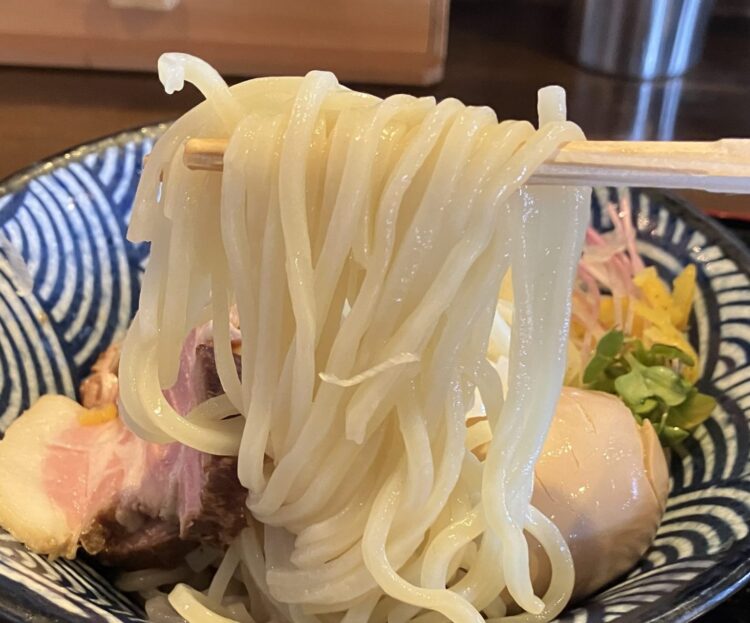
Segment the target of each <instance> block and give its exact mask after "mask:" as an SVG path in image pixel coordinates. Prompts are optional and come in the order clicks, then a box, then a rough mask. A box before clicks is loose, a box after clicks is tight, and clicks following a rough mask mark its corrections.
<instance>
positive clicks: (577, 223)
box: [120, 54, 589, 623]
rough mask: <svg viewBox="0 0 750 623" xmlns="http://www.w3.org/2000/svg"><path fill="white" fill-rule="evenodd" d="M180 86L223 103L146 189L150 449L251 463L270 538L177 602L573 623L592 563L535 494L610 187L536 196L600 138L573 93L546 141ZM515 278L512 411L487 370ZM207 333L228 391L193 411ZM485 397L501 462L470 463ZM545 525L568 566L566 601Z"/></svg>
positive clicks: (489, 127)
mask: <svg viewBox="0 0 750 623" xmlns="http://www.w3.org/2000/svg"><path fill="white" fill-rule="evenodd" d="M159 73H160V77H161V79H162V81H163V82H164V85H165V87H166V89H167V91H168V92H171V91H174V90H177V89H180V88H182V86H183V81H184V80H188V81H190V82H192V83H193V84H195V85H196V86H197V87H198V88H199V89H200V90H201V91H202V92H203V94H204V95H205V97H206V101H205V102H204V103H202V104H200V105H199V106H197V107H196V108H195V109H193V110H191V111H190V112H188V113H187V114H186V115H184V116H183V117H182V118H180V119H179V120H178V121H177V122H176V123H174V125H172V127H171V128H170V129H169V130H168V131H167V132H166V133H165V135H164V136H163V137H162V138H161V139H160V140H159V142H158V143H157V144H156V145H155V147H154V150H153V152H152V154H151V156H150V158H149V160H148V163H147V166H146V168H145V170H144V172H143V177H142V180H141V184H140V186H139V188H138V194H137V198H136V202H135V206H134V211H133V217H132V223H131V228H130V232H129V235H130V238H131V239H132V240H148V241H150V242H151V259H150V262H149V265H148V268H147V270H146V274H145V276H144V279H143V288H142V293H141V298H140V307H139V311H138V314H137V316H136V318H135V320H134V321H133V324H132V326H131V328H130V330H129V332H128V335H127V338H126V340H125V342H124V345H123V351H122V359H121V363H120V380H121V400H122V407H123V411H122V413H123V418H124V419H125V420H126V421H127V422H128V424H129V425H130V426H131V427H132V428H133V429H134V430H135V431H137V432H138V433H139V434H140V435H142V436H143V437H145V438H147V439H149V440H153V441H157V442H169V441H175V440H176V441H179V442H182V443H184V444H187V445H188V446H191V447H194V448H197V449H199V450H202V451H205V452H210V453H216V454H229V455H238V457H239V477H240V480H241V482H242V484H243V485H244V486H245V487H247V489H248V491H249V494H248V497H247V500H246V504H247V509H248V511H249V512H248V527H247V529H245V530H244V531H243V532H242V534H241V536H240V537H239V538H238V539H237V540H236V541H235V542H234V543H233V544H232V545H231V547H230V548H229V550H228V551H227V552H226V553H225V554H224V555H223V558H221V560H220V562H218V559H215V560H214V561H213V562H212V563H210V564H215V565H218V569H217V570H216V572H215V575H214V577H213V579H212V581H211V583H210V586H209V587H208V588H207V589H205V591H204V592H201V589H203V588H204V587H203V586H201V584H200V582H198V581H197V580H195V579H194V578H193V574H194V573H195V569H193V568H191V567H189V566H188V567H186V569H183V571H184V575H182V576H180V575H179V574H178V575H177V576H170V577H169V579H170V580H171V581H172V582H174V581H176V580H177V579H179V578H183V579H185V580H186V581H188V583H189V582H193V586H192V588H191V587H190V586H188V584H179V585H178V586H177V587H176V588H175V589H174V590H173V591H172V592H171V593H170V594H169V597H168V599H169V603H171V605H172V606H173V607H174V608H175V609H176V610H177V611H178V612H180V613H181V614H182V615H183V616H185V618H188V619H189V620H190V621H224V620H226V619H227V618H228V619H242V620H247V621H250V620H255V621H261V620H275V621H281V620H290V621H295V622H305V623H307V622H312V621H345V622H346V623H354V622H356V621H362V622H364V621H386V620H388V621H389V622H391V623H398V622H402V621H408V620H420V621H425V622H427V621H432V620H442V619H443V618H444V617H447V618H448V619H450V620H452V621H456V622H459V621H460V622H462V623H468V622H474V623H483V621H484V620H485V618H489V619H490V620H494V619H496V618H497V617H502V616H503V615H504V613H505V609H506V605H507V603H509V602H510V601H514V602H515V603H516V604H517V605H518V606H520V608H522V609H523V610H524V611H525V612H526V614H522V615H518V617H514V619H513V620H518V621H523V620H530V621H531V620H533V621H543V620H549V619H551V618H553V617H554V616H555V615H556V614H557V613H559V612H560V611H561V610H562V608H563V607H564V605H565V603H566V602H567V600H568V598H569V596H570V592H571V587H572V585H573V568H572V562H571V557H570V553H569V551H568V548H567V546H566V544H565V542H564V540H563V539H562V537H561V535H560V533H559V532H558V530H557V529H556V528H555V527H554V525H553V524H552V523H551V522H550V520H549V519H548V518H546V517H545V516H543V515H542V514H541V513H539V512H538V511H536V510H535V509H534V508H533V507H532V506H531V504H530V499H531V494H532V488H533V470H534V464H535V461H536V459H537V457H538V455H539V453H540V451H541V448H542V444H543V442H544V438H545V435H546V431H547V429H548V427H549V425H550V421H551V418H552V416H553V413H554V409H555V404H556V402H557V399H558V396H559V392H560V388H561V384H562V380H563V375H564V371H565V357H566V347H567V335H568V326H569V319H570V295H571V288H572V285H573V280H574V277H575V273H576V267H577V264H578V259H579V256H580V252H581V246H582V243H583V238H584V234H585V231H586V225H587V221H588V214H589V189H584V188H562V187H545V188H534V187H526V186H525V185H524V184H525V182H526V180H527V179H528V178H529V176H530V175H531V174H532V173H533V172H534V170H535V169H536V168H537V167H538V166H539V165H540V164H541V163H542V162H544V161H545V160H546V159H547V158H548V157H549V156H550V155H551V154H553V153H554V152H555V151H556V150H557V149H558V148H559V146H560V144H561V143H563V142H566V141H570V140H578V139H581V138H582V133H581V131H580V129H579V128H578V127H577V126H575V125H574V124H572V123H570V122H568V121H565V101H564V92H563V91H562V89H560V88H557V87H549V88H546V89H543V90H542V91H540V94H539V129H535V128H534V127H533V126H532V125H531V124H529V123H528V122H522V121H504V122H502V123H498V122H497V119H496V118H495V115H494V113H493V112H492V111H491V110H489V109H487V108H475V107H467V106H464V105H463V104H462V103H461V102H459V101H457V100H454V99H447V100H444V101H442V102H439V103H436V102H435V101H434V100H433V99H432V98H414V97H410V96H406V95H395V96H392V97H389V98H387V99H385V100H380V99H378V98H375V97H372V96H369V95H364V94H361V93H356V92H353V91H349V90H347V89H345V88H343V87H341V86H340V85H339V84H338V83H337V81H336V79H335V77H334V76H333V75H332V74H330V73H326V72H319V71H314V72H311V73H309V74H308V75H307V76H305V77H304V78H268V79H258V80H251V81H248V82H244V83H242V84H239V85H237V86H234V87H232V88H231V89H230V88H228V87H227V86H226V84H225V83H224V82H223V81H222V80H221V78H220V77H219V76H218V74H216V72H214V71H213V70H212V69H211V68H210V67H208V66H207V65H205V64H204V63H203V62H201V61H199V60H197V59H195V58H193V57H189V56H185V55H177V54H169V55H165V56H163V57H162V58H161V59H160V62H159ZM200 136H211V137H225V138H226V139H228V147H227V150H226V155H225V158H224V171H223V174H222V175H219V174H216V173H210V172H198V171H190V170H187V169H186V168H185V167H184V165H183V163H182V153H181V152H182V149H181V147H182V144H183V142H184V141H185V139H186V138H188V137H200ZM511 266H512V267H513V272H512V284H511V287H512V290H513V299H514V301H513V314H514V317H515V321H514V322H513V324H512V329H509V335H508V340H507V348H508V355H509V383H508V388H507V398H506V399H505V400H503V388H502V387H501V383H500V379H499V377H498V374H497V372H496V371H495V369H494V368H493V367H492V366H491V365H490V364H489V363H488V362H487V360H486V358H485V354H486V352H487V346H488V340H489V336H490V332H491V329H492V326H493V318H494V317H495V308H496V302H497V295H498V291H499V289H500V285H501V281H502V279H503V277H504V275H506V273H508V271H509V269H510V267H511ZM234 308H236V312H237V315H238V318H239V327H240V330H241V334H242V344H241V359H242V369H241V374H238V372H237V370H236V368H235V364H234V358H233V352H232V339H231V334H230V315H231V313H232V312H231V310H233V309H234ZM206 320H210V321H212V323H213V335H214V348H215V353H216V361H217V368H218V373H219V377H220V379H221V382H222V385H223V387H224V389H225V392H226V393H225V395H222V396H219V397H216V398H212V399H211V400H209V401H207V402H205V403H203V404H202V405H199V406H198V407H197V408H196V409H195V410H194V411H193V412H191V413H189V414H188V415H187V416H186V417H180V416H179V415H178V414H177V413H176V412H175V411H174V410H173V409H172V408H171V407H170V405H169V403H168V402H167V401H166V399H165V397H164V393H163V390H164V388H168V387H170V386H171V385H172V383H174V381H175V377H176V374H177V370H178V364H179V353H180V349H181V346H182V344H183V342H184V340H185V338H186V336H187V335H188V334H189V332H190V331H191V330H192V329H193V328H194V327H196V326H198V325H199V324H201V323H203V322H205V321H206ZM476 389H478V391H479V395H480V397H481V400H482V402H483V403H484V405H485V409H486V413H487V415H488V420H489V422H490V425H491V428H492V435H493V436H492V442H491V444H490V447H489V449H488V451H487V458H486V460H485V461H479V460H478V459H477V458H476V457H475V456H474V455H473V454H472V453H471V451H470V448H467V447H466V434H467V433H466V426H465V413H466V412H467V410H468V408H469V407H470V405H471V402H472V401H473V397H474V394H475V390H476ZM236 414H240V415H239V416H236ZM524 531H527V532H528V533H530V534H532V535H534V537H536V539H537V540H538V541H539V543H541V545H542V547H543V548H544V549H545V551H546V552H547V556H548V557H549V559H550V562H551V566H552V578H551V582H550V584H549V587H548V588H547V590H546V592H545V593H544V594H543V595H541V596H536V595H535V594H534V591H533V589H532V584H531V580H530V576H529V554H528V549H527V542H526V538H525V536H524ZM210 564H209V568H210ZM191 578H193V579H191ZM136 580H137V578H133V577H130V578H129V581H130V582H131V583H132V582H135V581H136ZM141 586H142V587H143V585H141ZM506 590H507V593H504V592H505V591H506ZM503 594H506V595H509V596H510V597H507V596H506V597H503ZM155 598H156V599H160V597H158V596H155ZM152 606H153V604H152ZM240 606H241V607H240ZM152 611H153V612H156V610H154V608H153V607H152ZM483 615H484V616H483ZM154 616H155V615H154ZM221 617H224V618H221Z"/></svg>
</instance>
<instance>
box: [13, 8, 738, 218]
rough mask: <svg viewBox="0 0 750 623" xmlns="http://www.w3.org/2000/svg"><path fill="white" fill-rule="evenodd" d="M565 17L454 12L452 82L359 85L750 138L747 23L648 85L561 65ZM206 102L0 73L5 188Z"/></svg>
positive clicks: (138, 77) (716, 207)
mask: <svg viewBox="0 0 750 623" xmlns="http://www.w3.org/2000/svg"><path fill="white" fill-rule="evenodd" d="M564 26H565V16H564V14H561V13H560V12H559V11H558V10H556V9H554V8H549V7H546V8H545V7H538V6H536V7H530V6H528V5H524V4H523V3H518V4H517V3H514V2H512V1H511V0H503V1H502V2H492V1H491V2H465V1H464V2H454V4H453V7H452V16H451V30H450V40H449V48H448V59H447V65H446V74H445V79H444V80H443V82H441V83H440V84H439V85H437V86H434V87H426V88H408V89H404V87H398V86H394V87H383V86H373V87H368V86H367V85H352V86H355V87H357V88H365V89H367V90H370V91H372V92H374V93H376V94H378V95H387V94H390V93H395V92H398V91H403V90H408V91H409V92H412V93H415V94H420V95H422V94H434V95H436V96H438V97H441V98H442V97H448V96H454V97H459V98H461V99H462V100H464V101H465V102H467V103H470V104H486V105H489V106H491V107H492V108H494V109H495V110H496V111H497V113H498V116H499V117H501V118H527V119H533V117H534V116H535V110H536V91H537V89H538V88H539V87H541V86H544V85H546V84H552V83H556V84H561V85H562V86H563V87H565V89H566V90H567V92H568V112H569V117H570V118H571V119H573V120H574V121H576V122H578V123H579V124H580V125H581V126H582V127H583V129H584V131H585V132H586V134H587V136H589V138H593V139H628V138H630V139H641V140H648V139H679V140H712V139H718V138H725V137H738V138H747V137H750V22H748V21H744V20H714V22H712V24H711V28H710V31H709V36H708V39H707V43H706V49H705V54H704V58H703V60H702V61H701V62H700V64H699V65H698V66H697V67H695V68H694V69H693V70H692V71H691V72H690V73H689V74H688V75H687V76H685V77H684V78H682V79H674V80H671V81H662V82H653V83H639V82H636V81H629V80H624V79H621V78H616V77H610V76H604V75H598V74H593V73H590V72H587V71H584V70H582V69H580V68H578V67H577V66H576V65H575V64H574V63H572V62H570V61H568V60H567V59H566V58H565V57H564V53H563V41H564V34H565V27H564ZM197 101H198V95H197V93H196V92H195V91H194V90H190V89H188V90H187V91H186V92H183V93H179V94H176V95H172V96H167V95H165V94H164V92H163V91H162V89H161V86H160V84H159V82H158V80H157V79H156V76H155V74H153V73H152V74H137V73H114V72H99V71H81V70H75V71H74V70H44V69H24V68H11V67H0V139H1V140H2V143H1V144H2V149H0V177H3V176H5V175H8V174H10V173H11V172H13V171H15V170H17V169H19V168H21V167H23V166H25V165H27V164H30V163H31V162H33V161H35V160H38V159H40V158H43V157H46V156H48V155H50V154H52V153H55V152H59V151H61V150H63V149H66V148H67V147H70V146H72V145H75V144H78V143H81V142H84V141H88V140H91V139H93V138H96V137H99V136H102V135H105V134H108V133H111V132H115V131H117V130H121V129H124V128H129V127H133V126H137V125H141V124H146V123H153V122H157V121H163V120H166V119H170V118H173V117H175V116H177V115H179V114H180V113H181V112H183V111H184V110H186V109H187V108H188V107H189V106H191V105H193V104H194V103H196V102H197ZM688 196H689V197H690V199H691V200H692V201H693V202H694V203H696V204H697V205H699V206H700V207H702V208H703V209H705V210H707V211H711V212H713V213H718V214H722V215H724V216H727V215H728V216H734V217H739V218H742V217H746V218H750V198H748V197H731V196H730V197H727V196H721V195H716V196H714V195H708V194H704V193H689V195H688Z"/></svg>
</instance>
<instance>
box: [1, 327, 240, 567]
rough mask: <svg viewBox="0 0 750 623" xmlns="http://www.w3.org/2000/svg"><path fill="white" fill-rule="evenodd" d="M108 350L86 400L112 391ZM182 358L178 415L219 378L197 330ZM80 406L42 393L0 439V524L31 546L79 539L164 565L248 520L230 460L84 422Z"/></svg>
mask: <svg viewBox="0 0 750 623" xmlns="http://www.w3.org/2000/svg"><path fill="white" fill-rule="evenodd" d="M105 358H106V361H105V362H104V363H102V364H101V365H99V366H98V367H97V366H95V368H94V372H93V374H92V375H91V377H89V378H88V379H86V381H84V383H83V385H82V388H81V390H82V399H83V401H84V403H85V406H87V407H96V406H100V402H106V401H108V400H111V399H112V375H113V374H115V373H116V369H112V368H113V367H114V368H116V360H117V357H116V356H115V357H113V353H112V349H111V348H110V349H108V350H107V351H105V353H104V354H103V359H105ZM113 362H114V365H113ZM100 363H101V362H100ZM180 364H181V365H180V368H181V369H180V375H179V378H178V382H177V383H176V385H175V386H174V387H173V388H171V389H170V390H169V391H168V392H167V393H166V394H167V398H168V400H169V401H170V403H171V404H172V405H173V406H174V407H175V408H176V409H177V410H178V411H180V412H181V413H183V414H184V413H186V412H187V411H188V410H189V409H190V408H192V406H194V405H195V404H197V403H198V402H200V401H201V400H204V399H206V398H208V397H210V396H211V395H215V394H216V393H218V392H220V391H221V384H220V382H219V380H218V376H217V374H216V369H215V362H214V358H213V348H212V346H211V345H210V344H209V343H205V342H204V341H202V340H199V339H198V337H197V335H196V334H193V335H191V337H190V338H189V339H188V340H187V341H186V344H185V347H184V348H183V352H182V357H181V362H180ZM237 364H238V365H239V360H237ZM102 377H103V380H104V382H105V383H106V386H105V389H106V391H99V388H100V380H101V378H102ZM196 388H199V389H198V391H196ZM115 393H116V388H115ZM102 397H105V400H102ZM83 413H85V409H84V408H83V407H81V406H80V405H79V404H78V403H75V402H74V401H72V400H70V399H68V398H65V397H63V396H44V397H42V398H41V399H40V400H39V401H38V402H37V403H35V404H34V405H33V406H32V408H31V409H29V411H27V412H26V413H25V414H23V415H22V416H21V417H20V418H19V419H18V420H17V421H16V422H14V424H13V425H12V426H11V427H10V428H9V430H8V432H7V434H6V437H5V439H4V440H2V441H0V525H2V526H3V527H5V528H6V529H8V530H9V531H10V532H11V533H12V534H13V535H14V536H16V538H18V539H19V540H21V541H23V542H24V543H26V544H27V546H29V547H30V549H32V550H34V551H36V552H39V553H45V554H49V555H51V556H61V555H62V556H66V557H73V556H74V555H75V553H76V549H77V546H78V543H79V542H80V544H81V545H82V546H83V547H84V549H85V550H86V551H88V552H89V553H91V554H95V555H97V557H98V558H99V559H100V560H102V561H103V562H104V563H106V564H111V565H117V566H121V567H124V568H143V567H149V566H165V565H171V564H174V563H175V562H176V561H177V560H179V558H180V557H181V556H183V555H184V554H185V553H186V552H187V551H189V550H191V549H193V548H194V547H196V545H198V544H200V543H208V544H212V545H217V546H223V545H226V544H227V543H228V542H230V541H231V540H232V538H234V536H236V535H237V534H238V533H239V531H240V530H241V529H242V528H243V527H244V526H245V525H246V520H245V516H244V506H245V504H244V502H245V497H246V495H247V491H246V490H245V489H244V488H243V487H242V486H241V485H240V483H239V481H238V479H237V461H236V458H233V457H219V456H211V455H207V454H204V453H201V452H198V451H197V450H193V449H191V448H188V447H186V446H183V445H181V444H178V443H174V444H167V445H159V444H153V443H148V442H145V441H143V440H142V439H140V438H138V437H137V436H135V435H134V434H133V433H131V432H130V431H129V430H128V429H127V428H126V427H125V426H124V425H123V424H122V422H121V421H120V420H119V418H116V419H114V420H110V421H107V422H104V423H101V424H96V425H84V424H82V423H81V421H80V416H81V415H82V414H83ZM3 472H7V474H4V473H3ZM21 493H23V496H26V498H29V499H30V500H31V505H30V507H28V506H26V509H25V510H24V504H21V503H20V502H14V501H13V500H14V499H15V500H22V499H23V497H21V498H19V497H18V496H19V495H20V494H21ZM35 508H36V509H37V510H36V511H35V510H34V509H35Z"/></svg>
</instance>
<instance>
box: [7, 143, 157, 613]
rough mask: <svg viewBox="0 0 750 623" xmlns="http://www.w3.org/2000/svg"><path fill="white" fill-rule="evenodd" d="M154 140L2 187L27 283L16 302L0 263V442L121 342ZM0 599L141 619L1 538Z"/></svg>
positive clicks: (38, 171) (85, 571) (92, 151)
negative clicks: (140, 195) (137, 199)
mask: <svg viewBox="0 0 750 623" xmlns="http://www.w3.org/2000/svg"><path fill="white" fill-rule="evenodd" d="M159 131H160V130H159V128H152V129H148V130H144V131H138V132H133V133H130V134H126V135H123V136H121V137H119V138H118V139H117V140H113V139H108V140H104V141H101V142H99V143H97V144H94V145H92V146H88V147H82V148H80V149H78V150H75V151H73V152H72V153H70V154H66V155H65V156H62V157H60V158H57V159H55V160H54V162H53V164H52V166H47V165H40V166H38V167H33V168H32V169H31V170H29V171H28V172H26V173H25V174H22V175H21V177H20V178H19V179H17V180H11V181H10V182H9V183H8V185H7V187H5V188H0V231H2V233H3V234H4V235H5V237H6V238H7V239H8V240H9V241H10V243H11V244H12V245H13V246H14V247H15V248H16V249H18V250H19V251H20V253H21V256H22V257H23V259H24V261H25V262H26V265H27V267H28V269H29V272H30V274H31V277H32V279H33V283H34V287H33V292H32V294H31V295H29V296H25V297H20V296H18V295H17V294H16V290H15V282H14V275H13V273H12V271H11V269H10V266H9V264H8V261H7V258H6V257H5V256H4V255H3V254H2V252H0V436H2V433H3V431H4V430H5V429H7V427H8V425H9V424H10V422H12V421H13V420H14V419H15V418H16V417H17V416H18V415H19V414H20V413H21V412H22V411H23V410H25V409H26V408H28V406H29V405H30V404H31V403H33V402H34V401H35V400H36V399H37V398H38V397H39V396H40V395H42V394H45V393H59V394H65V395H68V396H71V397H75V393H76V388H77V387H78V384H79V381H80V378H81V375H82V373H85V371H86V370H88V369H89V367H90V365H91V363H92V362H93V360H94V359H95V358H96V356H97V355H98V353H99V352H100V351H101V350H102V348H103V347H105V346H106V345H107V344H109V343H111V342H113V341H115V340H118V339H121V338H122V337H123V335H124V333H125V331H126V329H127V326H128V324H129V322H130V318H131V317H132V314H133V312H134V311H135V306H136V304H137V300H138V291H139V287H140V276H141V274H142V272H143V267H144V263H145V260H146V258H147V255H148V249H147V247H146V246H145V245H133V244H131V243H129V242H127V240H126V239H125V233H126V230H127V223H128V221H129V218H130V210H131V208H132V203H133V197H134V195H135V189H136V185H137V183H138V177H139V175H140V169H141V166H142V162H143V156H144V155H145V154H147V153H148V152H149V151H150V150H151V146H152V145H153V141H154V140H155V138H156V136H157V135H158V134H159ZM40 344H41V345H44V348H39V345H40ZM0 593H5V594H7V595H12V596H13V598H14V600H15V601H17V602H18V603H17V607H18V608H27V609H28V612H29V613H34V616H33V620H35V621H36V620H43V618H44V617H42V616H39V615H38V613H39V612H44V613H47V614H48V615H49V617H50V620H62V621H141V620H143V619H142V616H141V615H142V611H141V609H140V608H139V607H138V606H136V605H135V604H133V603H132V602H131V601H130V600H129V599H128V598H127V597H125V596H123V595H122V594H120V593H119V591H117V590H116V589H114V588H113V587H112V586H111V585H110V583H109V582H107V580H105V579H104V578H103V577H102V576H101V575H100V574H99V573H98V572H97V571H95V570H94V569H93V568H92V567H91V566H89V565H88V564H87V563H85V562H83V561H68V560H57V561H54V562H50V561H48V560H47V559H46V558H44V557H41V556H37V555H35V554H31V553H29V552H27V551H26V550H25V548H23V547H22V546H20V545H19V544H18V543H17V542H15V541H14V540H13V539H12V538H11V537H10V536H9V535H7V534H5V533H2V534H0ZM41 600H44V602H45V603H43V604H42V603H41ZM22 612H25V611H23V610H22Z"/></svg>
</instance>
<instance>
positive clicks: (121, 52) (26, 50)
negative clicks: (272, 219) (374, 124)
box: [0, 0, 448, 84]
mask: <svg viewBox="0 0 750 623" xmlns="http://www.w3.org/2000/svg"><path fill="white" fill-rule="evenodd" d="M2 11H3V12H2V15H3V17H2V19H0V62H3V63H8V64H20V65H40V66H52V67H61V66H62V67H83V68H89V69H90V68H97V69H136V70H144V69H147V70H152V69H153V67H154V63H155V62H156V59H157V58H158V57H159V54H161V53H162V52H163V51H164V50H165V49H170V50H174V49H178V50H180V51H184V52H190V53H193V54H200V55H201V56H202V57H203V58H205V59H206V60H207V61H209V62H210V63H211V64H213V65H214V66H215V67H216V68H217V69H218V70H219V71H220V72H222V73H223V74H233V75H244V76H246V75H248V74H250V73H270V74H286V73H295V74H296V73H304V72H306V71H309V70H310V69H314V68H316V67H319V66H326V67H329V68H330V69H332V70H333V71H335V72H336V73H337V74H339V76H340V77H342V78H346V79H357V80H370V81H373V82H394V81H406V82H409V83H412V84H434V83H435V82H436V81H437V80H439V79H440V77H441V76H442V71H443V59H444V53H445V38H446V35H447V12H448V0H346V1H345V2H340V1H339V0H318V1H316V2H309V0H274V1H273V2H268V1H267V0H243V1H242V2H237V0H210V2H207V1H206V0H181V1H180V2H179V3H178V4H177V6H175V7H174V8H172V9H171V10H168V11H153V10H150V11H149V10H143V9H140V8H121V7H119V6H113V5H112V4H111V3H110V2H108V1H107V0H34V1H33V2H29V1H28V0H3V3H2Z"/></svg>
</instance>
